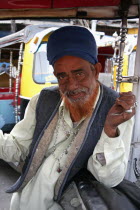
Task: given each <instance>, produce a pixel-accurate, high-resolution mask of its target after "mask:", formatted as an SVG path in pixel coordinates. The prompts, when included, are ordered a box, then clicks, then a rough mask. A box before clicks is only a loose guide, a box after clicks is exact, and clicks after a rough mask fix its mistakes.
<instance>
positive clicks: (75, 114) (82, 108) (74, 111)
mask: <svg viewBox="0 0 140 210" xmlns="http://www.w3.org/2000/svg"><path fill="white" fill-rule="evenodd" d="M98 89H99V84H98V83H97V86H96V88H95V90H94V91H93V94H92V95H91V96H90V97H89V99H88V100H87V101H86V102H85V103H83V104H82V103H80V102H79V103H78V102H77V103H74V102H73V103H71V102H70V101H69V100H68V98H67V96H64V95H62V97H63V99H64V103H65V106H66V109H68V110H69V112H70V116H71V118H72V121H73V122H78V121H80V120H81V119H82V118H83V117H86V116H90V115H91V113H92V111H93V106H94V103H95V101H96V97H97V94H98Z"/></svg>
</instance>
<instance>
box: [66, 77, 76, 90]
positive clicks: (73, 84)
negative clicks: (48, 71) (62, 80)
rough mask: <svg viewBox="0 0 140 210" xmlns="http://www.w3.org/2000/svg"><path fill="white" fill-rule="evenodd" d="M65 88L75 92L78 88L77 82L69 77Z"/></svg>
mask: <svg viewBox="0 0 140 210" xmlns="http://www.w3.org/2000/svg"><path fill="white" fill-rule="evenodd" d="M67 88H68V89H69V90H75V89H76V88H78V81H77V80H76V79H75V78H74V77H69V79H68V83H67Z"/></svg>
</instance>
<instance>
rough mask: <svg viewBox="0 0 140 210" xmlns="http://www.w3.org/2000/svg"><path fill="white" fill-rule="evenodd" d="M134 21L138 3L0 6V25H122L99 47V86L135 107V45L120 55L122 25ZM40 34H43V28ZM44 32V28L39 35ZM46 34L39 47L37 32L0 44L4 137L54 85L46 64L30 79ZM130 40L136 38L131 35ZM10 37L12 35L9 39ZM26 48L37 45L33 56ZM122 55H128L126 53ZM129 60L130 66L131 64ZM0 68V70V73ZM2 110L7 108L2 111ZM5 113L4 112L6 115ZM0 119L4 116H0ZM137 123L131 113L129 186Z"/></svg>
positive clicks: (139, 158) (139, 154) (139, 153)
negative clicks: (127, 95) (129, 95)
mask: <svg viewBox="0 0 140 210" xmlns="http://www.w3.org/2000/svg"><path fill="white" fill-rule="evenodd" d="M138 17H139V1H137V0H132V1H130V0H124V1H120V0H115V1H114V0H106V1H103V0H99V1H94V0H91V1H83V0H78V1H74V0H72V1H64V0H54V1H51V0H48V1H47V0H46V1H44V0H41V1H38V0H35V1H34V2H31V1H24V0H23V1H18V0H15V1H8V0H6V1H4V2H3V3H1V5H0V19H2V20H4V19H17V18H24V19H25V18H38V19H39V18H40V19H43V18H54V19H55V18H61V19H62V18H67V19H74V18H76V19H79V20H82V19H86V20H88V21H91V20H99V19H100V20H103V19H106V20H111V19H121V22H122V25H121V29H120V35H118V36H116V37H115V36H114V39H113V41H110V43H109V41H108V42H104V45H103V46H100V44H99V48H98V52H99V56H98V59H99V62H101V63H102V66H103V68H102V72H101V74H100V75H101V76H100V80H101V81H103V82H104V83H105V84H107V85H108V86H109V87H110V88H114V89H115V90H116V91H129V90H133V92H134V93H135V94H136V97H137V101H139V97H140V96H139V75H140V72H139V71H138V63H139V58H140V49H139V46H138V44H136V43H133V46H131V47H130V45H128V48H131V52H130V51H129V49H127V53H126V52H125V51H124V49H125V45H126V46H127V43H126V41H125V37H126V34H127V32H128V30H127V19H128V18H138ZM86 26H87V25H86ZM88 26H89V25H88ZM58 27H59V26H58ZM46 28H47V29H48V27H46ZM46 28H44V30H45V29H46ZM53 30H55V29H53ZM41 31H43V30H39V32H40V33H41ZM22 32H23V31H22ZM50 32H51V30H50V31H49V32H48V33H46V34H44V36H42V39H41V41H40V40H39V34H37V35H36V33H38V31H36V33H34V36H32V38H31V39H30V40H28V41H27V42H26V41H24V40H22V41H19V42H18V43H14V44H13V43H12V44H7V45H5V46H4V45H3V43H4V41H3V40H4V39H3V38H2V39H0V127H1V128H2V129H3V131H4V132H5V131H6V132H7V131H8V130H10V129H11V128H12V127H13V125H14V124H15V123H17V122H18V121H19V120H20V119H22V118H23V115H24V110H25V107H26V105H27V103H28V101H29V99H30V98H31V97H32V96H33V95H34V94H37V93H38V92H39V91H40V90H41V89H42V88H43V87H45V86H51V85H57V81H56V80H55V79H54V77H53V78H52V71H53V70H52V69H51V70H50V72H49V73H47V74H48V75H46V72H44V66H46V65H48V64H46V63H41V65H42V68H41V71H42V73H40V72H38V71H37V72H36V74H35V77H34V72H35V69H34V68H33V67H34V66H35V67H39V66H41V65H40V64H39V61H40V57H44V56H45V57H44V58H46V51H45V50H44V49H46V42H47V39H48V35H49V33H50ZM134 34H135V36H137V32H136V33H134ZM13 37H14V35H13V36H12V38H13ZM44 37H45V38H44ZM101 37H103V35H102V34H100V40H99V41H100V42H101ZM6 39H7V38H6V37H5V40H6ZM7 40H8V39H7ZM136 42H137V41H136ZM31 43H32V46H33V45H37V47H36V50H35V48H34V47H33V48H32V49H31V46H30V45H31ZM40 43H41V44H40ZM138 43H139V41H138ZM136 45H137V55H136ZM44 46H45V48H44ZM25 51H26V52H25ZM128 51H129V52H130V53H128ZM23 52H24V53H23ZM41 52H43V53H41ZM123 57H124V59H123ZM135 57H136V61H135V62H134V60H135ZM35 58H36V59H35ZM43 61H44V59H43ZM123 61H124V63H123ZM132 61H133V65H132ZM134 63H135V69H134ZM3 67H4V69H2V68H3ZM123 67H124V69H123ZM21 69H22V70H21ZM37 69H38V68H37ZM25 70H26V72H25ZM102 73H103V75H102ZM29 74H30V75H29ZM106 74H107V76H105V75H106ZM44 75H45V76H44ZM105 77H106V78H105ZM47 79H48V80H47ZM6 104H8V106H7V105H6ZM19 105H21V109H19ZM7 107H9V109H10V110H9V111H8V109H7ZM3 113H6V114H5V116H4V114H3ZM9 113H12V114H11V115H10V116H11V119H10V117H9ZM139 117H140V111H139V109H138V108H137V113H136V117H135V119H137V120H136V123H135V128H134V135H133V138H132V149H131V154H130V161H129V165H128V172H127V175H126V177H127V178H128V179H129V180H131V181H135V182H138V180H139V179H140V172H139V168H140V147H139V146H140V137H139V136H140V135H139V129H138V127H139V124H137V123H138V119H139ZM8 120H9V121H8ZM10 120H11V121H10ZM5 121H7V122H8V123H7V124H5ZM11 122H12V123H11ZM4 126H7V127H4Z"/></svg>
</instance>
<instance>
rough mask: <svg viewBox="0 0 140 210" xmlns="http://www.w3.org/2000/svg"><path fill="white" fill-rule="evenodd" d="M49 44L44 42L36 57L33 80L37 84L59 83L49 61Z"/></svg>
mask: <svg viewBox="0 0 140 210" xmlns="http://www.w3.org/2000/svg"><path fill="white" fill-rule="evenodd" d="M46 49H47V42H42V43H41V45H40V46H39V48H38V50H37V51H36V53H35V55H34V65H33V79H34V81H35V82H36V83H39V84H45V83H52V84H55V83H57V79H56V77H55V76H54V74H53V67H52V66H51V65H49V61H48V60H47V52H46Z"/></svg>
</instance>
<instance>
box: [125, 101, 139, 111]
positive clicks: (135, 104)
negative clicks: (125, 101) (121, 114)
mask: <svg viewBox="0 0 140 210" xmlns="http://www.w3.org/2000/svg"><path fill="white" fill-rule="evenodd" d="M137 105H138V103H137V101H136V102H135V103H134V105H133V106H131V107H130V109H127V110H125V112H126V113H132V112H133V108H135V107H137Z"/></svg>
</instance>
